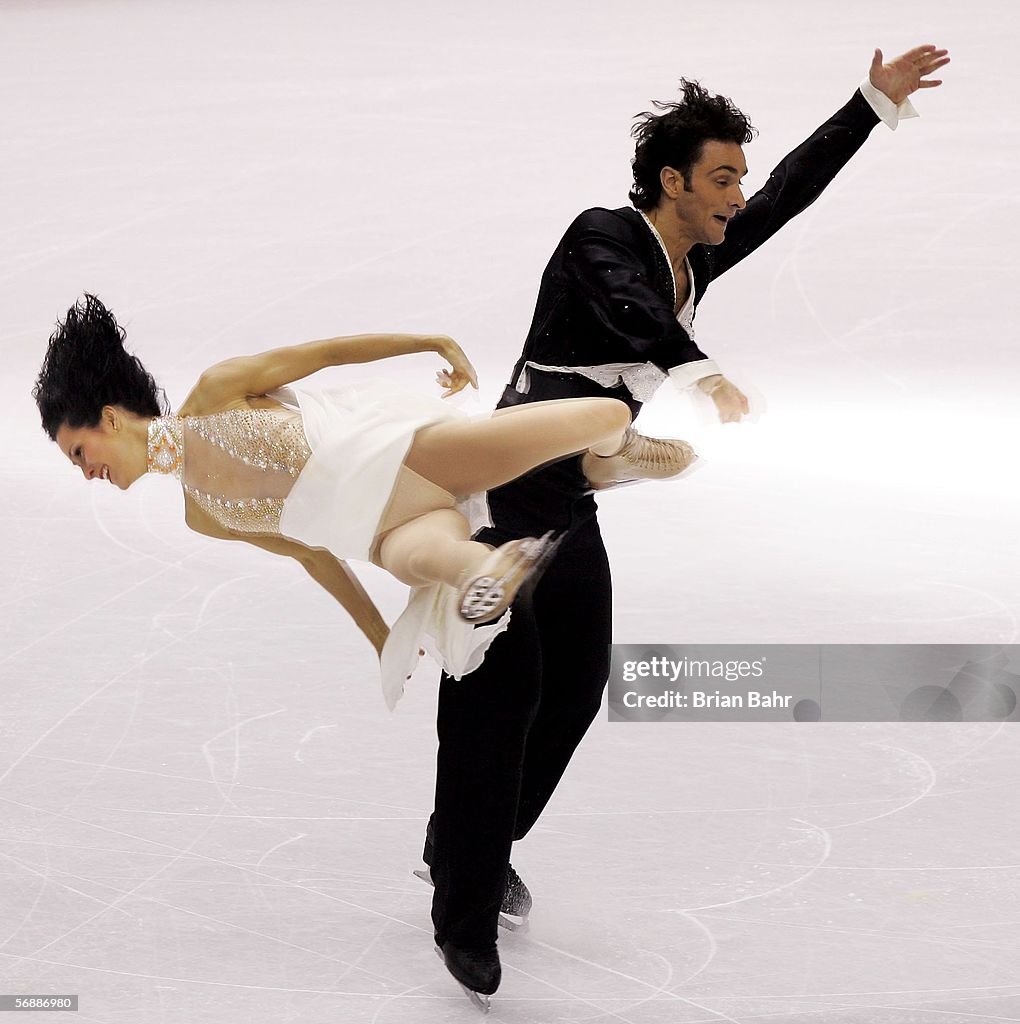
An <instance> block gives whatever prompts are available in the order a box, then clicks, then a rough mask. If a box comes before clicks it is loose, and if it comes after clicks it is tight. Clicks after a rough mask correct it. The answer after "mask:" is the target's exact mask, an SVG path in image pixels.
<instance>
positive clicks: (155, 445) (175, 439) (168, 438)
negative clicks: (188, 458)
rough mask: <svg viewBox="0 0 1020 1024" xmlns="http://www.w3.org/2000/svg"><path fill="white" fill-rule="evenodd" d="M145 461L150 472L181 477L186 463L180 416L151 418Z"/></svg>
mask: <svg viewBox="0 0 1020 1024" xmlns="http://www.w3.org/2000/svg"><path fill="white" fill-rule="evenodd" d="M145 461H146V470H147V472H149V473H165V474H167V475H172V476H176V477H178V478H179V477H180V475H181V470H182V468H183V463H184V437H183V432H182V431H181V418H180V417H179V416H154V417H153V418H152V419H151V420H149V439H148V443H147V445H146V450H145Z"/></svg>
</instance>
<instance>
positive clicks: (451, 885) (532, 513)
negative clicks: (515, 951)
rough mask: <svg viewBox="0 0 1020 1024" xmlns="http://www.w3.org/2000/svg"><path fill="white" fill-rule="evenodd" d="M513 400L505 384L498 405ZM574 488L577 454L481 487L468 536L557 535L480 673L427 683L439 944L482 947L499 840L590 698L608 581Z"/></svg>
mask: <svg viewBox="0 0 1020 1024" xmlns="http://www.w3.org/2000/svg"><path fill="white" fill-rule="evenodd" d="M538 376H539V375H538V374H536V375H535V377H536V378H537V377H538ZM541 376H542V380H541V381H536V382H535V383H536V384H538V385H539V386H537V387H536V386H535V385H534V384H533V387H532V391H531V393H530V394H529V395H528V396H527V398H526V399H525V400H528V401H537V400H541V399H544V398H563V397H570V396H571V394H578V395H580V394H593V393H594V394H599V395H606V394H607V392H606V391H605V390H603V389H600V388H598V387H597V386H595V385H591V386H590V387H589V386H588V383H589V382H584V383H583V384H581V385H580V387H578V388H577V389H576V390H575V384H576V382H577V380H578V379H577V378H571V379H570V380H569V381H562V380H557V379H556V377H558V376H559V375H556V376H555V377H554V376H553V375H545V374H543V375H541ZM550 392H551V393H550ZM565 392H566V393H565ZM609 394H611V395H612V394H614V393H613V392H609ZM621 397H622V396H621ZM627 397H628V398H629V395H628V396H627ZM519 401H521V397H520V396H517V394H516V392H511V391H508V392H507V393H506V395H505V396H504V399H503V401H501V402H500V405H501V406H505V405H508V404H516V403H518V402H519ZM586 491H587V485H586V483H585V481H584V478H583V476H582V474H581V471H580V459H579V458H573V459H568V460H564V461H563V462H559V463H555V464H553V465H551V466H547V467H544V468H542V469H540V470H537V471H535V472H534V473H531V474H528V475H527V476H525V477H522V478H521V479H519V480H515V481H513V482H512V483H510V484H508V485H507V486H506V487H502V488H499V489H498V490H495V491H492V492H490V495H489V504H490V509H491V512H492V518H493V521H494V523H495V526H494V527H493V528H492V529H489V530H485V531H482V532H481V533H480V534H479V539H480V540H483V541H485V542H487V543H489V544H494V545H498V544H502V543H505V542H506V541H508V540H512V539H514V538H516V537H524V536H534V535H537V534H541V533H543V532H545V531H546V530H549V529H554V530H557V531H561V532H563V533H564V538H563V541H562V542H561V544H560V547H559V549H558V550H557V552H556V556H555V558H554V559H553V561H552V562H551V563H550V564H549V566H548V567H547V568H546V570H545V572H544V573H543V575H542V577H541V579H540V580H539V581H538V583H537V584H536V585H535V587H534V588H533V590H532V591H531V592H529V593H522V594H521V595H519V596H518V598H517V600H516V601H515V602H514V605H513V609H512V612H511V619H510V627H509V629H508V630H507V631H506V632H505V633H503V634H502V635H501V636H499V637H497V638H496V640H495V641H494V642H493V644H492V646H491V647H490V648H489V650H488V653H487V654H486V658H485V661H484V662H483V663H482V665H481V667H479V668H478V669H476V670H475V671H474V672H472V673H471V675H469V676H467V677H466V678H465V679H463V680H461V681H459V682H458V681H457V680H454V679H451V678H449V677H448V676H445V675H444V676H443V678H442V680H441V682H440V689H439V710H438V725H437V728H438V733H439V755H438V763H437V769H436V802H435V811H434V813H433V816H432V821H431V823H430V839H431V843H430V845H429V848H427V850H426V860H428V861H429V862H430V864H431V868H432V877H433V880H434V882H435V885H436V890H435V895H434V899H433V904H432V921H433V925H434V927H435V934H436V939H437V941H438V942H440V943H442V942H446V941H452V942H454V943H456V944H457V945H460V946H464V947H469V948H470V947H477V946H485V945H488V944H490V943H492V942H495V940H496V928H497V917H498V912H499V907H500V903H501V902H502V897H503V890H504V886H505V881H506V868H507V864H508V863H509V860H510V845H511V843H512V842H513V840H515V839H520V838H522V837H523V836H525V835H526V834H527V833H528V831H529V829H530V828H531V827H532V825H534V824H535V822H536V821H537V820H538V817H539V815H540V814H541V813H542V811H543V809H544V808H545V806H546V804H547V803H548V801H549V798H550V797H551V796H552V793H553V790H554V789H555V788H556V785H557V783H558V782H559V780H560V778H561V776H562V775H563V772H564V770H565V769H566V767H567V764H568V763H569V761H570V758H571V756H572V755H573V753H574V750H575V749H576V748H577V745H578V744H579V743H580V742H581V739H582V737H583V736H584V734H585V732H586V731H587V729H588V727H589V725H591V722H592V720H593V719H594V718H595V715H596V714H597V713H598V710H599V707H600V705H601V702H602V691H603V690H604V689H605V685H606V680H607V678H608V675H609V653H610V652H609V645H610V642H611V639H612V583H611V580H610V575H609V562H608V558H607V557H606V551H605V547H604V545H603V543H602V536H601V534H600V532H599V527H598V521H597V519H596V518H595V512H596V508H595V502H594V500H593V498H592V497H591V495H590V494H587V493H586Z"/></svg>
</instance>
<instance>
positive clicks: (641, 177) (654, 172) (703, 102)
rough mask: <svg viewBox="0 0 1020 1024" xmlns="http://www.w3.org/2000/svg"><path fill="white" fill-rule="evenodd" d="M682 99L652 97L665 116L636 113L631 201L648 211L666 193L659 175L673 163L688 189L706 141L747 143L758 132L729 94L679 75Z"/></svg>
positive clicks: (742, 144)
mask: <svg viewBox="0 0 1020 1024" xmlns="http://www.w3.org/2000/svg"><path fill="white" fill-rule="evenodd" d="M680 87H681V88H682V89H683V94H684V96H683V99H682V100H680V101H679V102H678V103H660V102H658V101H657V100H656V101H654V106H655V107H656V109H657V110H662V111H665V113H662V114H653V113H651V112H650V111H647V110H646V111H644V113H641V114H636V115H635V117H636V118H638V121H637V123H636V124H635V125H634V127H633V128H632V129H631V135H633V136H634V138H635V139H637V147H636V148H635V150H634V159H633V161H632V162H631V166H632V167H633V168H634V188H633V189H632V190H631V192H630V201H631V202H632V203H633V204H634V205H635V206H636V207H637V208H638V209H639V210H650V209H652V207H654V206H655V205H656V204H657V203H658V202H659V198H660V196H661V195H662V183H661V181H660V180H659V174H660V173H661V171H662V168H663V167H673V168H675V169H676V170H678V171H679V172H680V173H681V174H682V175H683V179H684V188H686V189H687V190H688V191H690V187H691V182H690V174H691V169H692V168H693V167H694V165H695V164H696V163H697V162H698V158H699V157H700V156H701V150H702V147H703V146H704V145H705V143H706V142H709V141H712V140H715V141H718V142H735V143H737V145H739V146H744V145H746V144H747V143H748V142H750V141H751V139H753V138H754V137H755V135H756V134H757V132H756V130H755V129H754V127H753V126H752V125H751V122H750V120H748V117H747V115H746V114H744V113H743V112H742V111H740V110H738V109H737V108H736V107H735V106H734V105H733V103H732V102H731V101H730V100H728V99H727V98H726V97H725V96H711V95H709V93H708V91H707V90H706V89H704V88H703V87H702V86H701V85H699V84H698V83H697V82H691V81H688V80H687V79H686V78H681V79H680Z"/></svg>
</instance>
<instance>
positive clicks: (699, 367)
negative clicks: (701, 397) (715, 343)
mask: <svg viewBox="0 0 1020 1024" xmlns="http://www.w3.org/2000/svg"><path fill="white" fill-rule="evenodd" d="M717 373H720V374H721V373H722V370H720V369H719V367H718V366H717V365H716V362H715V360H714V359H696V360H695V361H694V362H693V363H681V364H680V365H679V366H674V367H673V369H672V370H670V371H669V379H670V380H671V381H672V382H673V386H674V387H675V388H676V389H677V390H678V391H686V390H687V389H688V388H689V387H691V386H692V385H693V384H697V383H698V381H699V380H702V379H703V378H704V377H712V376H714V375H715V374H717Z"/></svg>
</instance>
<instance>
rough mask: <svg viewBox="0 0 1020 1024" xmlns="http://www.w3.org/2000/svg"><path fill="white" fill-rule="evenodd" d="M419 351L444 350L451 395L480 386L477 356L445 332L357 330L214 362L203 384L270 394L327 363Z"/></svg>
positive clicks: (234, 391) (227, 391) (220, 389)
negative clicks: (473, 357)
mask: <svg viewBox="0 0 1020 1024" xmlns="http://www.w3.org/2000/svg"><path fill="white" fill-rule="evenodd" d="M416 352H438V353H439V354H440V355H441V356H442V357H443V358H444V359H445V360H446V361H447V362H448V363H449V364H450V367H451V369H452V372H451V373H447V374H446V379H445V380H442V381H441V383H442V384H443V386H444V387H445V388H446V389H447V391H448V393H449V394H451V395H452V394H454V393H456V392H457V391H460V390H462V389H463V388H464V387H466V386H467V385H468V384H472V385H473V386H474V387H478V379H477V377H476V375H475V370H474V367H473V366H472V365H471V361H470V360H469V359H468V357H467V356H466V355H464V352H463V351H462V350H461V347H460V345H458V344H457V343H456V342H455V341H454V340H453V339H452V338H448V337H447V336H446V335H444V334H357V335H353V336H351V337H349V338H326V339H324V340H323V341H309V342H307V343H305V344H304V345H291V346H288V347H287V348H274V349H270V351H268V352H262V353H260V354H259V355H255V356H239V357H237V358H236V359H227V360H225V361H224V362H222V363H217V364H216V365H215V366H211V367H209V369H208V370H206V371H205V373H203V374H202V377H201V379H200V381H199V383H200V384H201V385H202V387H203V388H204V389H206V390H212V391H215V392H217V393H219V392H222V393H224V394H230V395H265V394H268V393H269V392H270V391H274V390H275V389H276V388H280V387H283V386H284V385H285V384H290V383H292V382H293V381H296V380H300V379H301V378H302V377H307V376H308V375H309V374H312V373H315V372H316V371H317V370H321V369H324V368H325V367H327V366H341V365H343V364H344V363H371V362H374V361H375V360H377V359H388V358H390V356H403V355H411V354H413V353H416Z"/></svg>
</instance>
